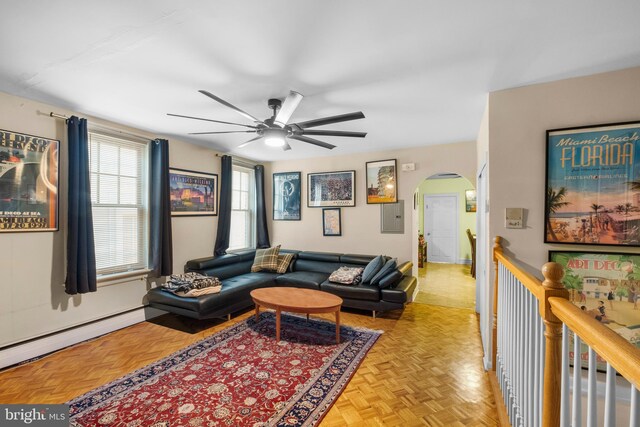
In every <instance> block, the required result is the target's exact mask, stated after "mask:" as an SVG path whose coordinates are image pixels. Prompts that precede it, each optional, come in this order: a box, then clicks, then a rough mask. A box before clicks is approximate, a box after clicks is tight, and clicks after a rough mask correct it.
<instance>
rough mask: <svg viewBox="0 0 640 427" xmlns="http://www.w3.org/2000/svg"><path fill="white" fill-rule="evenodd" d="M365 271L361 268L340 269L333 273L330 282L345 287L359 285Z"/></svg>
mask: <svg viewBox="0 0 640 427" xmlns="http://www.w3.org/2000/svg"><path fill="white" fill-rule="evenodd" d="M363 271H364V268H360V267H340V268H339V269H337V270H336V271H334V272H333V273H331V276H329V281H330V282H335V283H341V284H343V285H357V284H358V283H360V281H361V280H362V272H363Z"/></svg>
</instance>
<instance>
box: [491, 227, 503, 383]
mask: <svg viewBox="0 0 640 427" xmlns="http://www.w3.org/2000/svg"><path fill="white" fill-rule="evenodd" d="M498 254H502V237H500V236H496V237H495V239H493V267H494V278H493V328H492V329H493V330H492V344H491V370H492V371H495V370H496V359H497V354H498Z"/></svg>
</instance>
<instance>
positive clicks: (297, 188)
mask: <svg viewBox="0 0 640 427" xmlns="http://www.w3.org/2000/svg"><path fill="white" fill-rule="evenodd" d="M300 199H301V182H300V172H279V173H274V174H273V220H274V221H300Z"/></svg>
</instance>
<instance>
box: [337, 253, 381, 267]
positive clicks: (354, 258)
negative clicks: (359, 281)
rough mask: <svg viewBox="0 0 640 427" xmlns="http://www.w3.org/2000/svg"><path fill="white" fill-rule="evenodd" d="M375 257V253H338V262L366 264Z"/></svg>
mask: <svg viewBox="0 0 640 427" xmlns="http://www.w3.org/2000/svg"><path fill="white" fill-rule="evenodd" d="M374 258H375V255H360V254H344V255H340V262H344V263H346V264H359V265H363V266H364V265H367V264H369V263H370V262H371V260H372V259H374Z"/></svg>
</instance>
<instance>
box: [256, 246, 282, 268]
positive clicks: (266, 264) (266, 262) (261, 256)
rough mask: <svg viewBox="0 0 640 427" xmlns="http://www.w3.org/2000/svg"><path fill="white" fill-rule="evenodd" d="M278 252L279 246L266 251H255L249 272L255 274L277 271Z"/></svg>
mask: <svg viewBox="0 0 640 427" xmlns="http://www.w3.org/2000/svg"><path fill="white" fill-rule="evenodd" d="M279 252H280V245H278V246H274V247H272V248H267V249H256V256H255V258H254V260H253V265H252V266H251V271H252V272H253V273H256V272H258V271H262V270H267V271H276V270H277V269H278V253H279Z"/></svg>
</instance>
